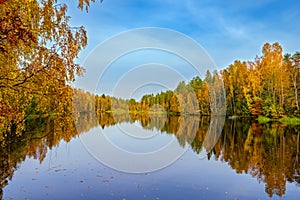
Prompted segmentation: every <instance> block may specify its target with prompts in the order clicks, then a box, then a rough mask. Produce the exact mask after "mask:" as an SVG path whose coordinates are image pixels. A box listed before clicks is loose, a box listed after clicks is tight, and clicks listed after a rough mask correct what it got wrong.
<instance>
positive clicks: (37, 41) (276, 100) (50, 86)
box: [0, 0, 300, 145]
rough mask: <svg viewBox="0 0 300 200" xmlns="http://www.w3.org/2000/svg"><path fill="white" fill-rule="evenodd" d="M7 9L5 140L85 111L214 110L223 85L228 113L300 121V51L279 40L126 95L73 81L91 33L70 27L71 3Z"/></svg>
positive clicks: (2, 84)
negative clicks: (215, 67) (158, 88)
mask: <svg viewBox="0 0 300 200" xmlns="http://www.w3.org/2000/svg"><path fill="white" fill-rule="evenodd" d="M78 2H79V4H78V7H79V8H80V9H84V8H85V9H86V10H88V7H89V5H90V1H83V0H79V1H78ZM0 13H1V15H0V22H1V24H0V27H1V32H0V37H1V40H0V66H1V68H0V102H1V104H0V143H1V145H4V143H5V142H3V141H6V138H9V137H11V136H14V137H18V136H20V135H22V134H24V132H26V131H27V130H26V129H28V128H26V127H28V123H29V121H30V120H31V119H47V118H54V117H55V118H58V119H59V118H62V119H64V118H65V117H66V116H74V115H75V116H76V114H78V112H89V111H92V112H96V113H97V114H98V115H101V113H105V112H130V113H147V112H166V113H167V114H168V115H181V114H185V115H195V114H197V115H201V116H209V115H211V114H212V109H214V105H213V103H212V102H211V98H212V97H211V92H210V91H211V90H212V89H215V88H222V87H224V88H225V91H226V105H227V110H226V114H227V115H228V116H243V117H251V116H254V117H257V116H265V117H269V118H274V119H277V118H286V117H290V118H293V119H295V120H296V121H297V122H299V119H298V118H296V117H300V110H299V88H300V80H299V79H300V53H299V52H295V53H293V54H283V50H282V47H281V45H280V44H279V43H273V44H269V43H266V44H264V45H263V48H262V55H261V56H258V57H256V58H255V59H254V60H252V61H240V60H236V61H234V62H233V64H231V65H229V66H228V67H226V68H224V69H223V70H221V71H219V72H217V71H214V72H209V71H208V72H207V73H206V75H205V77H204V78H203V79H201V78H200V77H195V78H193V79H192V80H190V81H189V82H187V83H186V82H184V81H181V82H179V84H178V86H177V88H175V89H174V90H173V91H171V90H169V91H162V92H160V93H158V94H146V95H144V96H143V97H142V98H141V99H140V100H135V99H121V98H116V97H111V96H108V95H105V94H102V95H99V94H91V93H89V92H85V91H83V90H80V89H75V88H72V87H71V86H70V85H71V83H72V82H74V81H75V77H76V76H81V75H84V66H80V65H79V64H78V63H76V62H75V60H76V58H77V57H78V54H79V52H80V51H81V50H82V49H83V48H84V47H85V46H86V45H87V35H86V31H85V29H84V27H72V26H70V24H69V20H70V17H69V16H68V15H67V5H65V4H58V3H57V1H55V0H43V1H41V2H40V3H38V2H37V1H28V0H18V1H12V0H1V1H0ZM74 95H75V98H74ZM80 99H81V100H80ZM76 102H77V104H76ZM78 103H79V104H78ZM75 118H76V117H75ZM68 119H69V120H70V121H69V122H68V121H64V120H58V121H61V122H60V123H72V122H71V121H72V120H73V119H72V117H69V118H68Z"/></svg>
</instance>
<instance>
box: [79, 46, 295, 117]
mask: <svg viewBox="0 0 300 200" xmlns="http://www.w3.org/2000/svg"><path fill="white" fill-rule="evenodd" d="M216 83H217V84H216ZM215 87H224V88H225V91H226V106H227V109H226V115H228V116H242V117H251V116H252V117H258V116H265V117H270V118H274V119H277V118H286V117H294V118H295V119H296V117H299V116H300V110H299V89H300V53H299V52H296V53H294V54H293V55H291V54H284V55H283V52H282V47H281V46H280V44H279V43H274V44H269V43H266V44H264V45H263V48H262V56H261V57H256V58H255V59H254V60H253V61H240V60H236V61H234V63H233V64H231V65H229V66H228V67H226V68H225V69H223V70H221V71H219V72H216V71H215V72H210V71H207V73H206V75H205V78H204V79H201V78H200V77H199V76H197V77H194V78H193V79H192V80H190V81H189V82H188V83H186V82H184V81H181V82H179V84H178V86H177V87H176V88H175V90H174V91H172V90H168V91H162V92H160V93H158V94H146V95H144V96H143V97H142V98H141V100H140V101H136V100H135V99H121V98H115V97H111V96H108V95H105V94H102V95H92V94H90V93H85V92H84V91H82V90H79V91H78V95H79V94H80V95H83V96H85V95H88V96H90V95H92V97H88V98H85V97H81V99H82V101H84V99H91V100H92V101H95V109H96V112H97V113H101V112H122V111H123V112H124V111H126V110H127V111H129V112H133V113H137V112H138V113H143V112H149V111H150V112H161V111H166V112H167V113H168V114H169V115H180V114H199V115H201V116H208V115H211V106H212V105H211V104H212V102H211V100H210V99H211V96H210V90H211V88H215ZM215 90H216V89H215ZM194 97H195V98H194ZM94 99H95V100H94ZM85 104H86V105H82V106H83V107H82V108H81V110H91V108H88V104H87V103H85ZM89 105H91V104H89ZM155 105H159V106H156V108H155ZM155 109H158V110H155ZM159 109H160V110H159Z"/></svg>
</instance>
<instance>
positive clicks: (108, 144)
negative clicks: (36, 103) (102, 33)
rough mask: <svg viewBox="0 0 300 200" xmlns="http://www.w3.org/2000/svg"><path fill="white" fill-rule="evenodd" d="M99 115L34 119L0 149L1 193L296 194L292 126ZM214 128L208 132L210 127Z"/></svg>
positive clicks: (299, 191) (295, 129)
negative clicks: (65, 123) (60, 124)
mask: <svg viewBox="0 0 300 200" xmlns="http://www.w3.org/2000/svg"><path fill="white" fill-rule="evenodd" d="M213 120H214V119H210V118H209V117H199V116H161V115H148V116H142V115H139V114H130V115H129V116H128V115H124V114H115V115H113V114H111V113H103V114H101V116H99V118H98V119H95V118H93V117H91V116H89V115H87V114H83V115H80V117H78V119H77V120H75V123H70V125H69V126H65V128H64V129H62V131H59V130H58V129H57V128H56V126H58V124H59V123H62V121H63V122H66V121H68V120H62V121H58V120H56V119H47V120H35V122H34V123H33V124H30V123H29V124H28V127H30V128H28V130H27V132H28V133H27V134H25V135H24V136H22V138H19V139H18V140H15V139H14V138H12V139H11V141H10V142H9V145H8V147H7V148H5V149H2V150H1V151H0V152H1V158H0V159H1V162H0V170H1V179H0V188H1V197H2V198H3V199H281V198H284V199H299V195H300V187H299V186H300V185H299V184H300V175H299V174H300V162H299V156H300V153H299V142H300V138H299V137H300V136H299V134H300V126H292V125H284V124H281V123H275V122H273V123H265V124H259V123H258V122H257V121H255V120H253V119H236V120H234V119H226V120H225V121H223V122H222V121H218V119H217V120H216V121H215V122H214V121H213ZM220 127H221V129H218V128H220Z"/></svg>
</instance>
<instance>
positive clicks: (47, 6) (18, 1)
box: [0, 0, 94, 140]
mask: <svg viewBox="0 0 300 200" xmlns="http://www.w3.org/2000/svg"><path fill="white" fill-rule="evenodd" d="M91 1H94V0H91ZM89 3H90V0H79V5H78V6H79V8H80V9H83V8H84V7H85V8H87V7H88V6H89ZM69 20H70V17H69V16H68V15H67V5H66V4H63V3H58V2H57V0H42V1H37V0H30V1H28V0H2V1H0V38H1V40H0V66H1V68H0V89H1V90H0V102H1V104H0V124H1V125H0V140H1V138H3V137H5V135H6V134H7V133H9V134H15V133H16V134H21V133H22V130H23V129H24V122H25V121H26V118H27V117H28V116H29V115H30V114H32V113H26V110H27V111H28V107H29V106H30V105H32V101H35V110H36V109H38V110H40V111H41V112H42V113H46V114H47V113H50V112H54V113H60V114H67V113H69V112H70V108H71V100H72V96H71V94H72V93H71V92H72V90H71V88H70V86H68V84H69V83H70V82H72V81H74V79H75V75H76V74H78V75H80V74H82V72H83V70H82V68H81V67H80V66H79V65H78V64H77V63H76V62H75V61H74V60H75V58H76V57H77V56H78V53H79V51H80V50H82V49H83V48H84V47H85V46H86V44H87V37H86V31H85V29H84V27H72V26H71V25H70V23H69ZM31 110H33V109H31Z"/></svg>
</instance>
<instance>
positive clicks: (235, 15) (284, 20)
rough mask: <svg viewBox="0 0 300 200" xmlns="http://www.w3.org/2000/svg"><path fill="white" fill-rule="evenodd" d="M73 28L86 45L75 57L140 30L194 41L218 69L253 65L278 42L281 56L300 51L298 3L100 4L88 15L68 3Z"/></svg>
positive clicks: (114, 0) (170, 0) (150, 0)
mask: <svg viewBox="0 0 300 200" xmlns="http://www.w3.org/2000/svg"><path fill="white" fill-rule="evenodd" d="M67 4H68V6H69V10H68V14H69V15H70V16H71V17H72V19H71V23H72V25H74V26H79V25H83V26H85V27H86V29H87V31H88V39H89V42H88V43H89V44H88V46H87V48H86V49H85V50H83V51H82V52H81V54H80V57H79V60H78V61H79V63H83V61H84V59H85V58H86V57H87V55H88V54H89V53H90V52H91V51H92V50H93V49H94V48H95V47H97V45H99V44H100V43H101V42H103V41H105V40H106V39H108V38H110V37H112V36H113V35H115V34H118V33H120V32H122V31H127V30H130V29H135V28H142V27H161V28H168V29H172V30H176V31H179V32H181V33H183V34H186V35H187V36H189V37H191V38H192V39H194V40H195V41H197V42H198V43H199V44H200V45H201V46H202V47H203V48H204V49H205V50H206V52H207V53H208V54H209V55H210V56H211V58H212V59H213V61H214V62H215V64H216V65H217V67H218V68H219V69H222V68H225V67H227V66H228V65H229V64H231V63H233V61H234V60H236V59H240V60H253V59H254V58H255V56H256V55H258V56H259V55H261V48H262V46H263V44H264V43H266V42H270V43H273V42H276V41H277V42H279V43H280V44H281V45H282V46H283V50H284V52H289V53H294V52H295V51H300V39H299V35H300V22H299V19H300V1H298V0H285V1H282V0H252V1H240V0H227V1H224V0H184V1H182V0H181V1H179V0H147V1H146V0H104V1H103V3H100V2H99V1H98V2H96V3H93V4H91V7H90V10H89V12H88V13H85V12H82V11H79V10H78V9H77V8H76V6H77V1H74V0H69V1H67Z"/></svg>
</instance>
